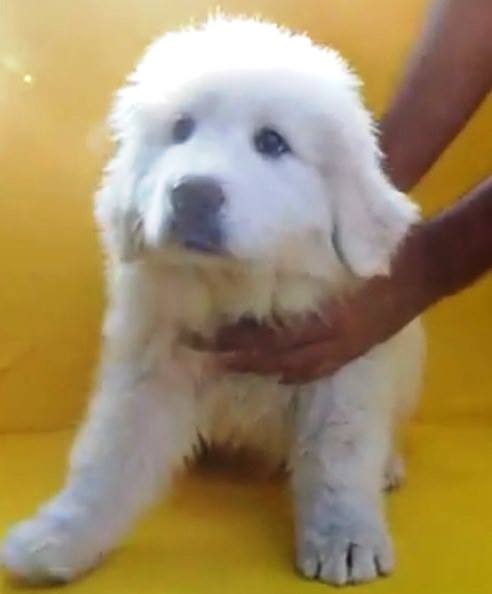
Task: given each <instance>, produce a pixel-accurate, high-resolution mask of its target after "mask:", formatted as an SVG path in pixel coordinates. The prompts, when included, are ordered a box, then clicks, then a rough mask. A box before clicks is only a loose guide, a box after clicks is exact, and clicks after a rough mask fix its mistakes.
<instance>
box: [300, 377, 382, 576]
mask: <svg viewBox="0 0 492 594" xmlns="http://www.w3.org/2000/svg"><path fill="white" fill-rule="evenodd" d="M341 373H342V374H343V373H344V372H343V371H342V372H341ZM346 378H347V379H348V376H346ZM342 380H343V378H342ZM354 384H355V385H354ZM369 385H370V382H369ZM361 388H362V389H361ZM367 392H368V390H367V388H366V387H365V386H363V385H362V384H360V385H359V386H357V383H356V382H354V381H352V382H350V381H349V382H343V381H341V382H339V383H338V384H337V382H336V381H333V382H331V381H328V380H323V381H322V382H319V383H318V384H317V385H315V386H313V394H312V396H309V395H306V396H305V397H302V396H301V397H300V403H299V406H300V409H299V411H298V412H299V417H298V433H297V443H296V445H295V448H294V452H293V460H292V464H293V487H294V497H295V505H296V512H297V518H296V520H297V563H298V567H299V569H300V570H301V571H302V572H303V573H304V574H305V575H306V576H307V577H310V578H317V579H321V580H322V581H325V582H328V583H331V584H336V585H344V584H349V583H359V582H365V581H369V580H372V579H374V578H376V577H377V576H378V575H383V574H387V573H389V572H390V571H391V568H392V564H393V561H392V550H391V543H390V540H389V537H388V534H387V531H386V526H385V522H384V518H383V515H382V510H381V494H380V493H381V481H382V476H383V472H384V463H385V461H386V458H387V452H388V447H389V435H390V432H389V427H388V419H387V414H386V413H385V412H384V407H380V404H379V403H378V402H375V401H374V397H375V396H374V395H373V394H369V393H367Z"/></svg>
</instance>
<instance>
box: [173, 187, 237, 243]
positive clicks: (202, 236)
mask: <svg viewBox="0 0 492 594" xmlns="http://www.w3.org/2000/svg"><path fill="white" fill-rule="evenodd" d="M224 202H225V195H224V191H223V190H222V188H221V186H220V184H219V183H218V182H217V181H216V180H214V179H212V178H209V177H197V176H193V177H191V176H190V177H185V178H182V179H181V180H180V181H179V182H178V183H176V184H175V185H174V186H173V188H172V189H171V204H172V207H173V212H172V215H171V220H170V233H171V236H172V238H173V240H174V241H175V242H176V243H178V244H179V245H181V246H183V247H185V248H187V249H190V250H195V251H200V252H206V253H220V252H222V251H223V248H224V245H223V244H224V238H223V232H222V229H221V220H220V219H221V211H222V207H223V205H224Z"/></svg>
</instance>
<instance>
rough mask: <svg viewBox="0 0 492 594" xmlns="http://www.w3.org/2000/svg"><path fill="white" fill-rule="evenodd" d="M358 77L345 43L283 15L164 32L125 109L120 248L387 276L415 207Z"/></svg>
mask: <svg viewBox="0 0 492 594" xmlns="http://www.w3.org/2000/svg"><path fill="white" fill-rule="evenodd" d="M358 86H359V85H358V80H357V78H356V77H355V76H354V75H353V74H352V73H351V72H350V71H349V69H348V68H347V66H346V64H345V63H344V62H343V60H342V59H341V58H340V56H339V55H338V54H337V53H336V52H334V51H332V50H326V49H323V48H320V47H317V46H315V45H313V44H312V43H311V42H310V41H309V40H308V39H307V38H306V37H303V36H299V35H292V34H290V33H288V32H286V31H284V30H281V29H279V28H277V27H275V26H273V25H269V24H264V23H259V22H256V21H247V20H233V21H229V20H226V19H222V18H219V19H214V20H212V21H210V22H209V23H207V24H206V25H205V26H203V27H202V28H200V29H195V30H185V31H183V32H178V33H171V34H168V35H165V36H164V37H163V38H161V39H160V40H158V41H157V42H156V43H155V44H154V45H152V46H151V47H150V48H149V50H148V51H147V53H146V55H145V56H144V58H143V60H142V61H141V62H140V64H139V65H138V67H137V69H136V71H135V72H134V73H133V74H132V75H131V76H130V78H129V81H128V85H127V86H126V87H125V88H123V89H122V90H121V91H120V93H119V95H118V98H117V101H116V104H115V107H114V110H113V114H112V118H111V122H112V126H113V131H114V135H115V138H116V141H117V144H118V148H117V152H116V155H115V157H114V159H113V160H112V162H111V163H110V165H109V167H108V170H107V174H106V177H105V183H104V185H103V188H102V189H101V191H100V194H99V200H98V206H97V210H98V217H99V221H100V223H101V225H102V226H103V229H104V231H105V236H106V238H107V241H108V244H109V247H110V249H111V250H112V252H113V253H115V254H117V255H118V256H119V257H120V258H122V259H124V260H132V259H135V258H139V257H145V254H146V253H152V252H153V253H162V254H165V253H174V254H176V253H179V254H180V257H183V258H184V261H185V260H186V258H188V257H189V258H195V259H196V258H197V257H199V258H203V257H206V258H208V260H209V261H212V262H213V261H221V260H223V259H224V258H226V259H231V260H234V261H240V262H243V263H248V262H249V263H261V262H265V261H268V262H270V263H271V264H272V265H273V266H278V267H279V268H281V267H282V266H286V267H290V268H297V269H299V270H302V269H303V268H304V269H305V268H306V267H307V262H308V261H309V262H313V261H317V262H318V263H319V264H320V270H322V269H324V270H327V271H328V270H330V264H331V265H333V264H334V263H337V264H338V265H340V266H343V267H346V268H347V269H348V270H350V271H351V272H352V273H353V274H355V275H357V276H364V277H365V276H371V275H374V274H378V273H384V272H386V271H387V270H388V266H389V263H390V258H391V255H392V252H393V250H394V248H395V246H396V245H397V244H398V242H399V241H400V239H401V238H402V237H403V235H404V234H405V232H406V231H407V229H408V226H409V225H410V224H411V223H412V222H413V221H415V219H416V217H417V212H416V209H415V207H414V206H413V205H412V204H411V203H410V202H409V201H408V200H407V199H406V198H405V197H404V196H403V195H402V194H400V193H399V192H398V191H397V190H396V189H395V188H394V187H392V186H391V184H390V183H389V182H388V180H387V179H386V178H385V176H384V174H383V173H382V170H381V167H380V163H379V154H378V149H377V143H376V141H375V138H374V132H373V126H372V122H371V119H370V117H369V115H368V113H367V112H366V110H365V109H364V107H363V105H362V103H361V100H360V97H359V92H358Z"/></svg>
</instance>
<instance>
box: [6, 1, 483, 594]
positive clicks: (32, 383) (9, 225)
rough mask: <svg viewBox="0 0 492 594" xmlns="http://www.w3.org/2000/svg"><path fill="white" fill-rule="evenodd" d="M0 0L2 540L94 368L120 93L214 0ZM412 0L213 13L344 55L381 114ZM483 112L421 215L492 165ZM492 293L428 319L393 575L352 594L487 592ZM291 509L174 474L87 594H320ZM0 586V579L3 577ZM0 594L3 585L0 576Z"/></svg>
mask: <svg viewBox="0 0 492 594" xmlns="http://www.w3.org/2000/svg"><path fill="white" fill-rule="evenodd" d="M171 4H172V3H167V2H154V1H151V0H105V1H104V2H94V1H92V0H72V1H71V2H66V1H65V0H45V1H44V2H39V0H23V1H22V2H18V0H4V2H3V3H2V18H1V21H0V107H1V109H0V138H1V139H2V141H1V146H0V163H1V166H0V188H1V194H0V264H1V269H2V275H1V276H0V311H1V312H2V322H1V329H0V431H1V432H2V435H1V436H0V532H2V533H3V532H4V530H5V529H6V528H7V526H8V525H10V524H11V523H12V522H13V521H15V520H17V519H19V518H21V517H24V516H26V515H27V514H29V513H31V512H32V511H33V510H34V508H35V507H36V506H37V505H38V504H39V503H40V502H41V501H42V500H44V499H46V497H47V496H49V495H50V494H52V493H53V491H54V490H55V489H56V488H57V486H59V485H60V482H61V480H62V476H63V467H64V460H65V458H66V452H67V449H68V446H69V440H70V435H71V434H70V431H69V428H70V427H71V426H72V425H74V424H75V423H76V421H77V420H78V419H79V418H80V415H81V411H82V410H83V406H84V402H85V399H86V396H87V393H88V391H89V388H90V383H91V377H92V372H91V369H92V367H93V365H94V363H95V361H96V357H97V343H98V328H99V321H100V315H101V310H102V289H101V259H100V254H99V248H98V244H97V237H96V233H95V229H94V225H93V222H92V215H91V209H92V193H93V190H94V187H95V186H96V184H97V179H98V174H99V170H100V167H101V165H102V163H103V161H104V158H105V156H106V155H107V152H108V144H107V141H106V137H105V132H104V127H103V124H102V122H103V120H104V117H105V113H106V110H107V106H108V104H109V100H110V96H111V93H112V92H113V90H114V89H115V88H116V87H117V86H118V85H119V84H120V83H121V81H122V78H123V76H124V75H125V73H126V72H127V71H128V70H129V69H130V68H131V66H132V65H133V63H134V62H135V60H136V58H137V57H138V56H139V55H140V53H141V51H142V49H143V47H144V46H145V44H146V43H147V42H148V41H149V40H150V39H151V38H153V37H154V36H155V35H157V34H158V33H160V32H161V31H163V30H165V29H169V28H171V27H175V26H178V25H180V24H183V23H186V22H188V21H189V19H190V17H194V18H196V19H199V18H201V17H203V16H204V15H205V14H206V12H207V11H208V10H209V9H210V8H212V7H213V3H212V2H211V1H210V0H186V1H183V2H180V3H176V4H177V6H171ZM425 4H426V2H425V1H424V0H407V1H406V2H399V3H397V2H394V0H357V1H355V0H352V1H347V0H305V1H304V2H302V3H300V2H298V1H297V0H282V1H279V0H253V1H246V0H242V1H241V0H224V1H223V2H221V5H222V7H223V9H224V10H226V11H229V12H231V11H232V12H238V11H240V12H243V13H244V12H247V13H249V14H251V13H259V14H263V15H264V16H265V17H267V18H270V19H273V20H276V21H278V22H283V23H285V24H287V25H289V26H291V27H293V28H296V29H306V30H308V31H309V32H310V33H311V35H312V36H313V37H315V38H316V39H318V40H319V41H321V42H325V43H330V44H333V45H335V46H336V47H338V48H339V49H340V50H341V51H342V52H343V53H344V54H345V55H346V56H347V57H348V58H349V59H350V60H351V61H352V63H353V64H354V66H355V67H356V69H357V70H358V71H359V73H360V74H361V75H362V77H363V78H364V80H365V81H366V83H367V87H366V94H367V98H368V101H369V104H370V105H371V107H372V108H374V109H375V110H376V112H378V113H379V112H380V111H381V110H382V109H383V107H384V105H385V104H386V103H387V101H388V98H389V96H390V93H391V89H392V88H393V87H394V84H395V81H396V77H397V76H398V73H399V69H400V68H401V65H402V62H403V59H404V56H405V53H406V52H407V50H408V48H409V46H410V44H411V42H412V39H413V38H414V36H415V34H416V31H417V28H418V24H419V22H420V19H421V17H422V10H423V7H424V6H425ZM491 126H492V109H491V106H490V105H485V106H484V107H483V109H482V110H481V112H480V113H479V114H478V116H477V117H476V118H475V119H474V120H473V122H472V123H471V125H470V126H469V128H468V129H467V131H466V132H465V133H464V134H463V135H462V137H461V138H460V139H459V141H458V142H457V143H456V144H455V146H453V147H452V149H451V150H449V151H448V153H447V154H446V155H445V156H444V158H443V159H442V161H441V162H440V163H439V165H438V166H437V167H436V168H435V170H434V171H433V172H432V174H431V175H430V176H429V177H428V178H427V179H426V180H425V183H424V184H422V186H421V187H419V188H418V189H417V191H416V193H415V197H416V199H417V200H418V201H419V202H420V203H421V204H422V206H423V208H424V211H425V212H426V213H429V212H432V211H433V210H435V209H436V208H438V207H439V206H441V205H443V204H445V203H446V202H449V201H450V200H452V199H453V198H454V197H456V196H457V195H458V193H459V192H461V191H462V190H464V189H465V188H467V187H468V186H469V185H471V184H472V183H473V182H474V181H476V180H478V179H479V178H481V177H483V175H484V174H485V173H487V171H490V169H491V164H492V158H491V155H492V135H491V134H490V133H485V131H486V130H487V131H490V130H491ZM491 303H492V284H491V283H490V281H487V282H485V283H482V284H481V285H480V286H478V287H476V288H475V289H474V290H473V291H470V292H467V293H466V294H464V295H462V296H460V297H459V298H457V299H454V300H453V301H450V302H449V303H446V304H443V305H442V306H440V307H439V308H438V309H437V310H436V311H435V312H433V313H432V314H431V315H430V316H428V319H427V326H428V329H429V336H430V360H429V367H428V376H427V382H426V386H425V390H424V399H423V405H422V408H421V413H420V416H419V419H418V420H417V421H416V422H415V423H414V424H413V426H412V427H411V429H410V431H409V435H408V440H407V450H408V459H409V471H408V474H409V479H408V484H407V485H406V486H405V488H404V489H402V490H401V491H400V492H398V493H396V494H394V495H392V496H390V497H389V501H388V505H389V515H390V523H391V526H392V529H393V533H394V536H395V540H396V551H397V556H398V565H397V569H396V572H395V574H394V576H393V577H391V578H390V579H387V580H383V581H380V582H378V583H377V584H375V585H371V586H367V587H361V588H359V591H360V592H361V593H363V592H366V591H371V592H391V593H398V594H406V593H408V594H410V593H412V594H416V593H419V592H425V593H426V592H432V593H435V594H441V593H442V594H454V593H456V594H478V593H480V594H481V593H483V594H486V593H488V592H491V591H492V562H491V561H492V539H491V536H490V535H491V532H492V531H491V528H492V525H491V524H492V514H491V512H490V501H492V481H491V479H490V465H491V460H492V381H491V379H490V360H491V354H492V349H491V347H490V335H491V332H492V313H491V312H492V308H491ZM292 550H293V547H292V522H291V517H290V508H289V500H288V496H287V494H286V493H285V492H284V487H283V486H282V484H279V483H278V482H274V483H268V482H267V483H265V482H261V481H260V482H259V481H257V480H254V479H252V478H248V477H247V476H244V474H240V473H239V471H235V472H232V471H231V470H230V469H229V470H228V471H221V472H218V471H213V472H212V471H211V470H210V469H208V470H200V471H197V472H194V473H192V474H191V476H190V477H188V478H186V479H184V480H183V481H182V482H181V483H180V485H179V487H178V489H177V491H176V493H175V494H174V495H173V496H172V498H171V500H170V501H169V502H168V503H166V504H162V505H160V506H159V508H158V509H156V510H154V511H153V512H152V513H151V514H150V515H149V516H148V517H147V518H146V519H145V520H144V521H143V522H142V524H140V525H139V527H138V528H137V530H136V531H135V532H134V533H133V534H132V536H131V537H130V538H129V539H128V540H127V541H126V543H125V544H124V546H123V547H122V548H121V549H120V550H119V551H118V552H117V553H115V554H114V555H113V556H112V557H111V559H110V560H108V562H107V563H106V564H105V565H104V566H103V567H102V568H100V569H99V570H98V571H96V572H94V573H93V574H91V575H89V576H87V577H86V578H85V579H84V580H82V581H80V582H78V583H76V584H73V585H70V586H68V588H67V589H68V590H69V591H73V592H78V591H80V592H86V593H87V594H91V593H94V594H99V593H102V592H104V593H118V594H125V593H126V592H128V593H130V592H131V593H135V592H138V593H139V592H146V593H149V594H152V593H153V592H159V593H161V592H170V593H183V594H185V593H193V594H195V593H200V594H201V593H202V592H209V593H210V594H218V593H229V592H234V593H235V594H241V593H242V592H248V594H249V593H250V592H251V591H255V592H258V593H261V592H265V593H267V592H275V593H279V594H280V593H282V594H287V593H289V592H295V593H296V594H298V593H301V592H303V591H306V592H308V591H315V590H319V591H321V590H322V589H326V588H327V586H323V585H318V584H312V583H309V582H306V581H303V580H301V579H300V578H299V577H298V576H296V574H295V573H294V571H293V568H292ZM1 579H3V578H1ZM0 584H1V585H0V588H2V591H3V592H9V593H11V592H14V591H15V589H14V588H13V586H11V585H9V584H7V583H6V582H5V581H1V582H0Z"/></svg>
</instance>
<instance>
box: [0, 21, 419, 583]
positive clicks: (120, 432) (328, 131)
mask: <svg viewBox="0 0 492 594" xmlns="http://www.w3.org/2000/svg"><path fill="white" fill-rule="evenodd" d="M358 86H359V83H358V80H357V78H356V77H355V76H354V75H353V74H352V73H351V72H350V71H349V69H348V68H347V66H346V64H345V63H344V61H343V60H342V59H341V58H340V56H339V55H338V54H337V53H336V52H334V51H331V50H327V49H323V48H321V47H317V46H315V45H313V44H312V43H311V42H310V41H309V39H307V38H306V37H303V36H298V35H291V34H290V33H288V32H287V31H284V30H281V29H279V28H277V27H276V26H273V25H269V24H264V23H259V22H256V21H247V20H231V21H229V20H227V19H223V18H217V19H214V20H212V21H210V22H209V23H208V24H206V25H205V26H203V27H202V28H198V29H196V30H186V31H182V32H178V33H171V34H168V35H165V36H164V37H163V38H162V39H160V40H158V41H157V42H156V43H155V44H153V45H152V46H151V47H150V49H149V50H148V51H147V53H146V54H145V56H144V58H143V60H142V62H141V63H140V64H139V65H138V67H137V69H136V71H135V72H134V73H133V74H132V75H131V77H130V78H129V82H128V85H127V86H126V87H125V88H124V89H123V90H122V91H121V92H120V93H119V95H118V99H117V102H116V105H115V108H114V111H113V115H112V120H111V121H112V125H113V129H114V134H115V138H116V140H117V145H118V146H117V150H116V154H115V156H114V158H113V159H112V161H111V163H110V164H109V166H108V168H107V171H106V175H105V179H104V183H103V186H102V189H101V190H100V192H99V193H98V196H97V207H96V210H97V218H98V221H99V223H100V225H101V228H102V233H103V238H104V242H105V245H106V248H107V252H108V255H109V271H108V277H109V308H108V313H107V318H106V323H105V328H104V342H105V346H104V354H103V361H102V365H101V371H100V377H99V381H98V386H97V390H96V393H95V395H94V398H93V401H92V405H91V407H90V411H89V415H88V419H87V421H86V422H85V424H84V426H83V427H82V429H81V431H80V434H79V436H78V438H77V442H76V444H75V448H74V451H73V453H72V457H71V464H70V472H69V476H68V480H67V483H66V485H65V487H64V488H63V490H62V491H61V493H60V494H58V495H57V496H56V497H55V498H54V499H53V500H52V501H51V502H49V503H48V504H47V505H46V506H44V507H43V508H42V509H41V510H40V512H39V513H38V515H37V516H36V517H35V518H34V519H32V520H29V521H27V522H24V523H22V524H20V525H19V526H17V527H15V528H14V529H13V531H12V532H11V533H10V535H9V536H8V538H7V541H6V544H5V546H4V549H3V561H4V563H5V565H6V566H7V568H8V569H9V570H10V571H11V572H13V573H14V574H17V575H19V576H21V577H23V578H24V579H26V580H28V581H33V582H45V581H58V580H61V581H64V580H71V579H73V578H75V577H76V576H78V575H79V574H81V573H82V572H85V571H87V570H88V569H89V568H91V567H93V566H94V565H95V564H97V563H98V562H99V561H100V560H101V558H102V557H103V556H104V555H105V554H106V553H107V552H108V551H109V550H111V549H112V548H113V547H114V546H115V545H117V544H118V542H119V541H120V540H121V539H122V537H123V536H124V534H125V533H126V532H127V531H128V530H129V528H130V527H131V526H132V524H133V522H134V521H135V519H136V516H137V515H138V514H139V513H140V512H141V511H142V510H143V509H144V508H146V507H147V506H148V505H149V504H150V503H151V501H152V500H154V498H155V497H156V495H158V494H159V493H161V492H162V490H163V489H164V488H167V487H168V486H169V484H170V482H171V479H172V475H173V471H175V470H176V468H177V467H179V466H180V465H182V464H183V461H184V460H185V459H186V458H191V457H192V456H193V455H194V453H195V452H196V451H197V449H198V447H199V444H200V443H201V442H203V441H204V442H207V443H210V444H221V445H226V446H229V447H231V448H236V447H248V448H253V449H255V450H260V451H261V452H263V453H264V454H265V455H266V457H267V458H268V459H269V461H270V462H271V463H272V464H278V463H282V462H285V463H286V464H287V465H288V467H289V469H290V471H291V476H292V491H293V500H294V509H295V516H296V534H297V564H298V567H299V569H300V570H301V571H302V572H303V573H304V574H305V575H306V576H308V577H312V578H319V579H321V580H323V581H326V582H330V583H335V584H347V583H357V582H364V581H366V580H371V579H373V578H376V577H377V576H378V575H382V574H387V573H388V572H389V571H390V570H391V568H392V565H393V560H392V548H391V543H390V539H389V536H388V533H387V530H386V526H385V521H384V517H383V512H382V509H381V507H382V500H381V499H382V495H381V491H382V489H383V486H384V483H385V472H386V473H389V475H387V476H386V480H389V481H390V482H391V481H392V480H394V477H393V476H392V473H394V472H395V471H396V470H398V469H397V467H396V466H395V457H394V456H395V453H394V450H393V442H394V432H395V428H396V427H397V424H398V421H399V419H401V417H402V414H403V413H404V412H405V411H408V409H409V407H411V406H412V404H411V402H412V400H413V396H414V394H415V393H416V392H417V390H418V385H419V381H420V375H421V364H422V353H423V340H422V335H421V331H420V327H419V325H418V322H415V323H412V324H410V325H409V326H408V327H407V328H406V329H405V330H403V331H402V332H401V333H400V334H398V335H397V336H395V337H394V338H393V339H391V340H390V341H388V342H387V343H385V344H383V345H381V346H379V347H378V348H375V349H373V350H372V351H371V352H370V353H368V354H367V355H366V356H364V357H361V358H360V359H358V360H356V361H355V362H353V363H350V364H349V365H347V366H346V367H345V368H343V369H342V370H341V371H339V372H338V373H336V374H335V375H334V376H333V377H329V378H326V379H323V380H321V381H317V382H315V383H313V384H311V385H308V386H304V387H302V388H293V387H289V386H285V385H281V384H280V383H279V382H278V381H277V379H275V378H267V379H265V378H259V377H252V376H239V375H236V376H234V375H225V374H224V375H223V376H221V377H216V376H213V375H212V374H211V373H209V372H207V370H206V366H204V365H202V358H201V356H200V355H199V354H196V353H193V352H192V351H191V350H189V349H186V347H185V340H184V337H185V336H186V335H187V334H189V333H191V332H199V333H202V334H205V335H210V334H211V333H213V332H214V330H215V329H217V328H218V326H219V325H220V324H221V323H223V322H226V321H227V322H231V321H232V320H235V319H237V318H239V317H240V316H243V315H247V316H250V317H254V318H256V319H259V320H265V319H268V318H270V317H271V316H273V315H275V316H276V317H288V316H289V315H290V314H303V313H308V312H313V311H314V310H316V308H317V307H318V306H319V305H320V303H321V302H322V301H325V300H326V299H327V298H328V297H329V296H330V295H334V294H339V293H341V292H343V291H344V290H347V288H349V287H351V286H353V285H354V283H356V282H357V279H361V278H367V277H370V276H372V275H376V274H384V273H386V272H387V271H388V268H389V265H390V260H391V257H392V254H393V252H394V250H395V247H396V246H397V244H398V243H399V242H400V240H401V239H402V238H403V237H404V235H405V233H406V231H407V230H408V228H409V226H410V225H411V224H412V223H413V222H415V221H416V220H417V218H418V213H417V209H416V208H415V207H414V206H413V205H412V204H411V203H410V202H409V201H408V200H407V199H406V197H405V196H403V195H402V194H400V193H399V192H398V191H397V190H396V189H395V188H394V187H393V186H392V185H391V184H390V183H389V181H388V180H387V179H386V178H385V176H384V174H383V173H382V171H381V166H380V163H379V154H378V148H377V143H376V141H375V136H374V131H373V125H372V123H371V119H370V116H369V115H368V113H367V111H366V110H365V109H364V107H363V105H362V102H361V100H360V97H359V92H358Z"/></svg>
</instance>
